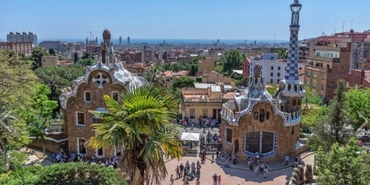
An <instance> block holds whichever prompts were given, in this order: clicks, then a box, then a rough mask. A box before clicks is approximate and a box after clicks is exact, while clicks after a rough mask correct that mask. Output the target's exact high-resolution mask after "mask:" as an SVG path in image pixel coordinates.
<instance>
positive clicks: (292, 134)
mask: <svg viewBox="0 0 370 185" xmlns="http://www.w3.org/2000/svg"><path fill="white" fill-rule="evenodd" d="M292 135H294V127H292Z"/></svg>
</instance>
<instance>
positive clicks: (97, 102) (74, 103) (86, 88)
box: [64, 70, 124, 157]
mask: <svg viewBox="0 0 370 185" xmlns="http://www.w3.org/2000/svg"><path fill="white" fill-rule="evenodd" d="M100 74H102V75H103V76H104V77H107V78H108V83H106V84H105V85H104V88H98V86H97V84H96V83H94V82H93V81H92V78H96V77H97V76H99V75H100ZM123 90H124V86H122V85H120V84H112V77H111V76H110V74H109V73H107V72H106V71H103V70H96V71H93V72H91V73H90V75H89V77H88V81H87V83H83V84H81V85H79V86H78V89H77V94H76V97H71V98H70V99H69V100H68V103H67V109H66V110H64V115H65V123H66V124H67V125H68V127H67V133H68V141H69V142H68V143H69V145H68V150H69V152H78V151H77V148H78V147H77V140H78V139H80V138H81V139H85V140H86V142H87V141H88V140H89V139H90V138H91V137H93V136H95V131H94V130H93V129H92V125H93V119H94V115H93V114H92V113H90V112H89V111H94V110H96V109H97V108H99V107H105V102H104V98H103V97H104V95H108V96H111V97H112V93H113V92H115V93H119V94H120V93H121V92H122V91H123ZM85 92H90V93H91V100H92V101H86V100H85ZM77 113H83V114H84V121H85V124H84V125H78V124H77V123H76V122H77ZM95 152H96V150H95V149H91V148H87V155H89V156H94V155H95ZM103 153H104V154H106V155H104V156H110V157H111V156H114V155H113V153H114V152H113V149H112V148H110V149H104V152H103Z"/></svg>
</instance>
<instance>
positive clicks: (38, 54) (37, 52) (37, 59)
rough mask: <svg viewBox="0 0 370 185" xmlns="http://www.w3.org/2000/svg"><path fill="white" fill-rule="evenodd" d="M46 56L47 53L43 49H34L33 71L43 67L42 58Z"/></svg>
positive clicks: (32, 56) (32, 58)
mask: <svg viewBox="0 0 370 185" xmlns="http://www.w3.org/2000/svg"><path fill="white" fill-rule="evenodd" d="M46 54H47V53H46V51H45V50H43V49H42V48H41V47H34V48H32V55H31V60H32V61H33V63H32V69H33V70H36V69H37V68H40V67H41V66H42V61H41V60H42V56H45V55H46Z"/></svg>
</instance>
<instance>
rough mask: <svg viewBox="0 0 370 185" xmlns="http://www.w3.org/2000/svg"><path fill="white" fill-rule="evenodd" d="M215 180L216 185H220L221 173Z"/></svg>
mask: <svg viewBox="0 0 370 185" xmlns="http://www.w3.org/2000/svg"><path fill="white" fill-rule="evenodd" d="M217 181H218V185H221V175H219V176H218V178H217Z"/></svg>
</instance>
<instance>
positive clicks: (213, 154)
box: [212, 152, 215, 163]
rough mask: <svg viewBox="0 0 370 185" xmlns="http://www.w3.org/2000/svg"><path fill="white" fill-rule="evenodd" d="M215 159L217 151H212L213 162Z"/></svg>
mask: <svg viewBox="0 0 370 185" xmlns="http://www.w3.org/2000/svg"><path fill="white" fill-rule="evenodd" d="M214 160H215V153H214V152H212V163H213V161H214Z"/></svg>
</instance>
